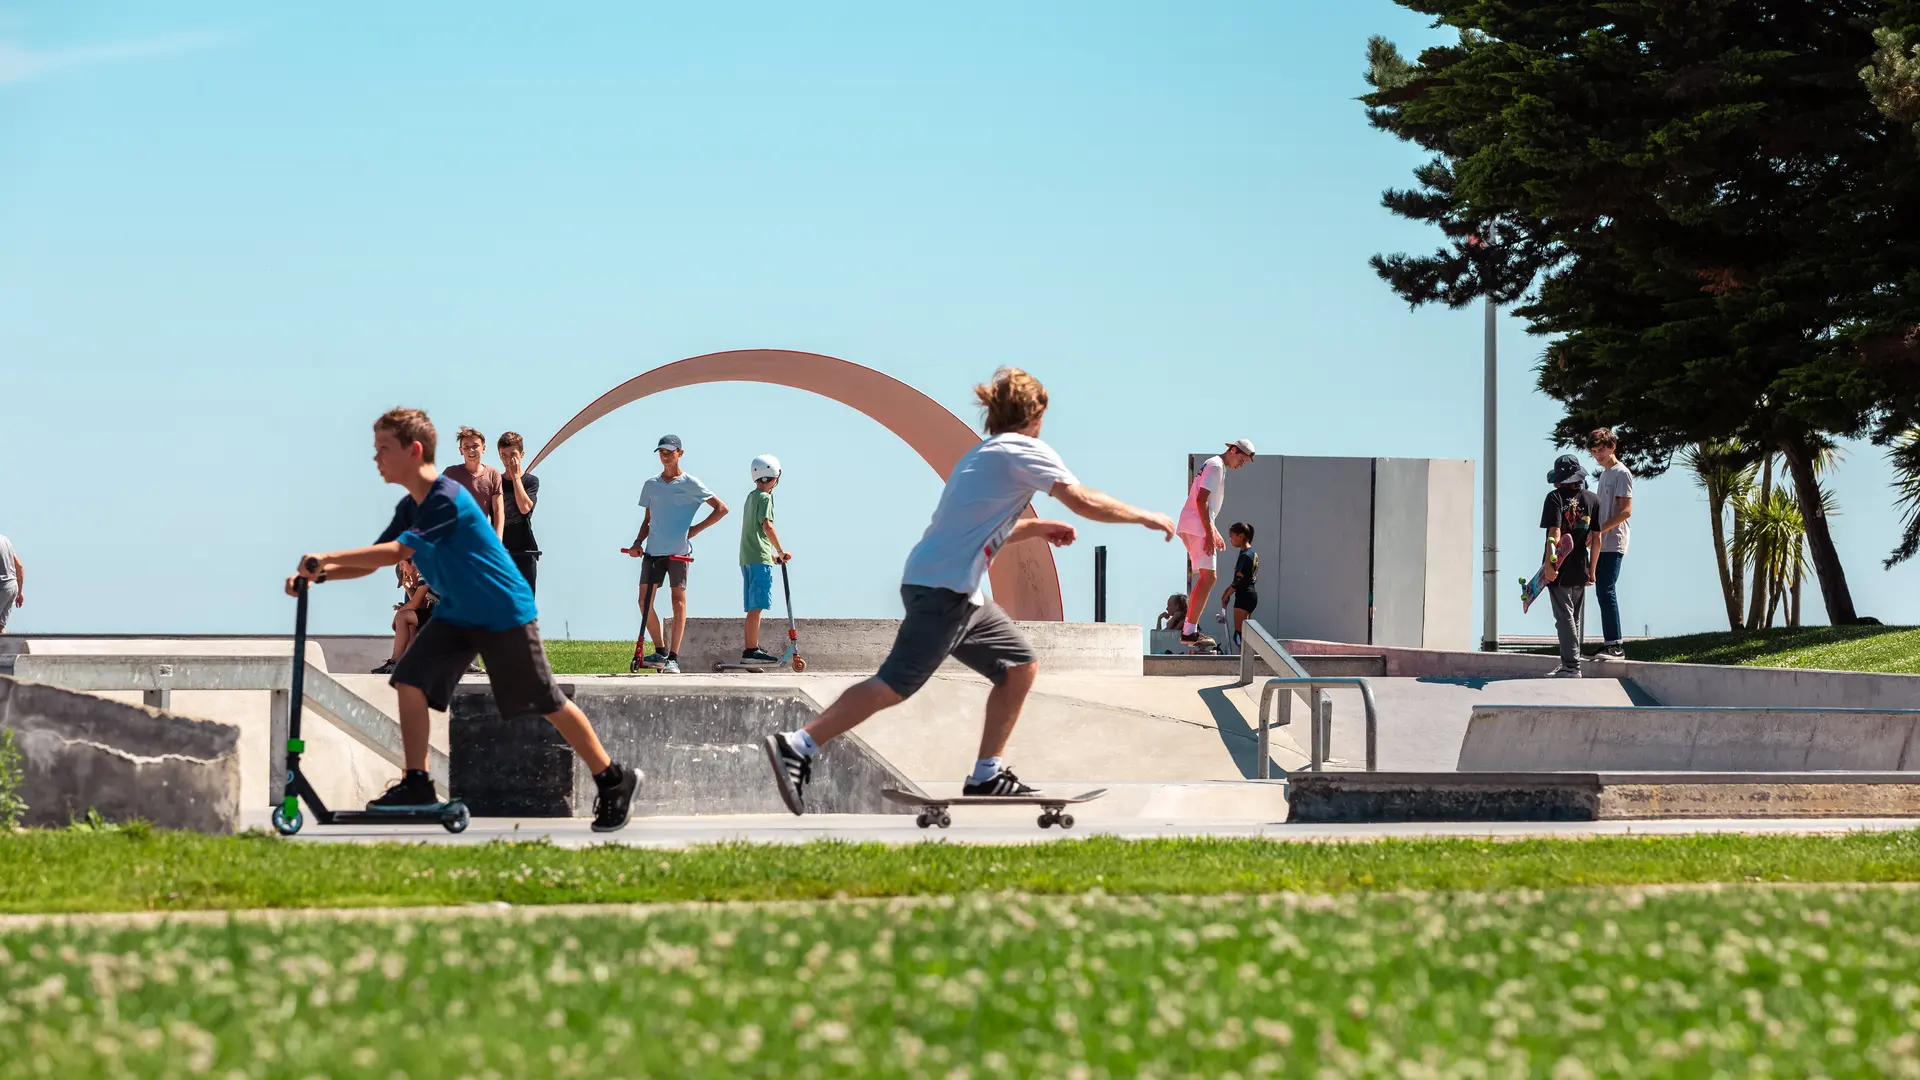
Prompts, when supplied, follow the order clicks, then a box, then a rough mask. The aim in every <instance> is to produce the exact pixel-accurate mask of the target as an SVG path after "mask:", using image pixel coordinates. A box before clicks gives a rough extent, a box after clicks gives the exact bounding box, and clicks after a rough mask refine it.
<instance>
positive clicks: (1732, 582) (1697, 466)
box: [1681, 439, 1755, 630]
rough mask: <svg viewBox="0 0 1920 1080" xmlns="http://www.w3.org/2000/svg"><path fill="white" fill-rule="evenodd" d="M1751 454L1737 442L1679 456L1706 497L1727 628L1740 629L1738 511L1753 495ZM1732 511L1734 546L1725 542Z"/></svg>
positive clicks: (1742, 565)
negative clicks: (1724, 602) (1729, 511)
mask: <svg viewBox="0 0 1920 1080" xmlns="http://www.w3.org/2000/svg"><path fill="white" fill-rule="evenodd" d="M1753 459H1754V453H1753V451H1752V450H1750V449H1749V448H1747V447H1746V446H1745V445H1743V444H1742V443H1740V442H1739V441H1738V440H1736V439H1715V440H1713V441H1710V442H1703V443H1699V444H1696V445H1695V446H1693V447H1692V448H1690V449H1688V450H1687V451H1685V452H1684V453H1683V454H1682V455H1681V463H1682V464H1683V465H1685V466H1686V467H1687V468H1688V469H1689V470H1691V471H1692V472H1693V482H1694V483H1695V484H1697V485H1698V486H1699V487H1700V488H1701V489H1702V490H1703V491H1705V492H1706V495H1707V513H1708V515H1709V516H1710V517H1711V519H1712V522H1713V561H1714V565H1715V566H1716V567H1717V568H1718V569H1719V571H1720V595H1721V598H1722V599H1724V600H1725V601H1726V605H1727V628H1728V629H1730V630H1738V629H1740V608H1741V607H1742V606H1744V599H1745V597H1744V593H1745V591H1746V569H1747V568H1746V562H1745V556H1744V555H1743V554H1742V553H1741V547H1742V545H1741V543H1740V534H1741V532H1742V528H1743V525H1742V519H1741V516H1740V515H1739V513H1738V512H1737V509H1738V508H1739V507H1740V506H1742V505H1744V504H1745V503H1746V502H1747V500H1748V499H1749V498H1750V497H1751V496H1752V493H1753V477H1754V472H1755V465H1754V461H1753ZM1729 509H1734V510H1735V511H1736V512H1735V513H1734V514H1733V515H1732V517H1733V522H1732V524H1733V534H1734V543H1732V544H1729V543H1728V537H1727V525H1728V521H1727V518H1728V510H1729Z"/></svg>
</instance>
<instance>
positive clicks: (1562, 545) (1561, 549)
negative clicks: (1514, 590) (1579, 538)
mask: <svg viewBox="0 0 1920 1080" xmlns="http://www.w3.org/2000/svg"><path fill="white" fill-rule="evenodd" d="M1572 550H1573V537H1571V536H1569V535H1567V534H1566V533H1561V534H1560V542H1559V543H1558V544H1556V545H1554V549H1553V565H1555V566H1559V565H1560V563H1561V561H1562V560H1564V559H1565V558H1566V557H1567V552H1569V551H1572ZM1546 579H1547V572H1546V571H1545V570H1544V569H1541V570H1535V571H1534V572H1533V576H1532V577H1531V578H1525V579H1522V580H1521V582H1520V613H1521V614H1522V615H1524V614H1526V613H1527V609H1528V608H1530V607H1532V606H1533V602H1534V601H1535V600H1538V599H1540V594H1541V593H1543V592H1546V591H1547V580H1546Z"/></svg>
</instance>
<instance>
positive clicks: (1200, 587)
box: [1177, 439, 1253, 648]
mask: <svg viewBox="0 0 1920 1080" xmlns="http://www.w3.org/2000/svg"><path fill="white" fill-rule="evenodd" d="M1252 460H1253V443H1251V442H1249V441H1247V440H1246V439H1235V440H1233V441H1232V442H1230V443H1228V444H1227V449H1226V452H1225V453H1222V454H1215V455H1214V456H1213V457H1210V458H1208V459H1207V460H1206V461H1204V462H1202V463H1201V464H1200V472H1199V474H1198V475H1196V476H1195V477H1194V478H1193V486H1192V487H1191V488H1189V489H1188V490H1187V501H1186V504H1185V505H1183V506H1182V507H1180V525H1179V527H1178V530H1177V531H1178V532H1179V533H1180V542H1181V543H1183V544H1185V545H1186V547H1187V561H1188V562H1189V563H1191V564H1192V566H1193V587H1192V588H1191V590H1189V592H1188V594H1187V621H1186V623H1185V624H1183V625H1182V626H1181V628H1180V641H1181V643H1182V644H1184V645H1197V646H1200V647H1202V648H1208V647H1211V646H1212V645H1213V644H1214V641H1213V639H1212V638H1210V637H1208V636H1206V635H1205V634H1202V633H1201V632H1200V626H1199V624H1198V623H1195V622H1194V621H1193V617H1194V616H1195V615H1198V614H1199V613H1200V612H1202V611H1204V610H1205V609H1206V603H1207V594H1208V593H1210V592H1212V591H1213V583H1214V580H1215V577H1216V574H1215V571H1214V557H1215V556H1217V555H1219V554H1220V551H1221V549H1223V548H1225V547H1226V546H1227V542H1226V541H1225V540H1223V539H1221V538H1220V530H1219V528H1218V527H1216V526H1215V525H1214V523H1213V522H1214V519H1215V518H1217V517H1219V516H1220V504H1221V502H1223V501H1224V500H1225V499H1226V496H1227V470H1228V469H1237V468H1239V467H1240V466H1242V465H1245V464H1246V463H1247V462H1249V461H1252Z"/></svg>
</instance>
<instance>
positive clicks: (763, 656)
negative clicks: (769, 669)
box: [740, 649, 780, 664]
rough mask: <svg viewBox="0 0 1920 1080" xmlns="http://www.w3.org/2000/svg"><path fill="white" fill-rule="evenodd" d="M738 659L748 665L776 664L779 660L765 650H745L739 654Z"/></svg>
mask: <svg viewBox="0 0 1920 1080" xmlns="http://www.w3.org/2000/svg"><path fill="white" fill-rule="evenodd" d="M740 659H742V660H745V661H746V662H747V663H749V664H777V663H779V662H780V658H779V657H777V656H775V655H773V654H772V653H770V652H768V651H766V650H765V649H746V650H743V651H742V652H741V653H740Z"/></svg>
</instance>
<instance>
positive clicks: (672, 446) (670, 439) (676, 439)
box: [654, 435, 685, 450]
mask: <svg viewBox="0 0 1920 1080" xmlns="http://www.w3.org/2000/svg"><path fill="white" fill-rule="evenodd" d="M654 449H655V450H684V449H685V447H682V446H681V445H680V436H678V435H662V436H660V445H659V446H656V447H654Z"/></svg>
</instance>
